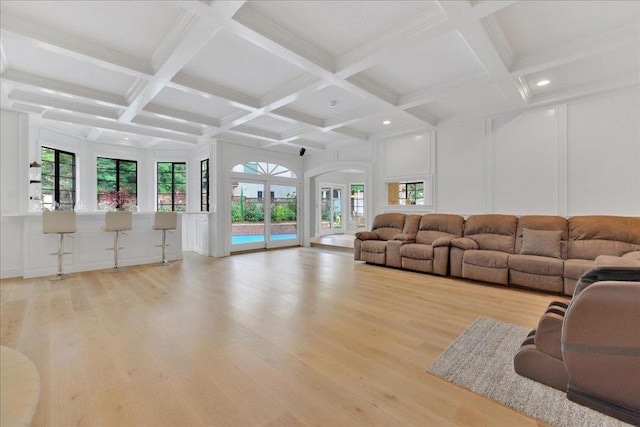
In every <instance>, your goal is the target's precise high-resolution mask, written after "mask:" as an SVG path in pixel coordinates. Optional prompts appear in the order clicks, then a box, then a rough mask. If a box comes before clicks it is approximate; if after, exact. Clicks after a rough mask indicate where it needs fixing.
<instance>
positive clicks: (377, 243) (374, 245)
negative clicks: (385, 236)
mask: <svg viewBox="0 0 640 427" xmlns="http://www.w3.org/2000/svg"><path fill="white" fill-rule="evenodd" d="M386 249H387V242H386V241H383V240H365V241H364V242H362V252H371V253H377V254H383V253H385V251H386Z"/></svg>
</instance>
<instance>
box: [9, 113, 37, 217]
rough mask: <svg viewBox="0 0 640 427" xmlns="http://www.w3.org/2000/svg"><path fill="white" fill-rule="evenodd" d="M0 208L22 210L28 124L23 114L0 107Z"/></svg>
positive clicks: (26, 176)
mask: <svg viewBox="0 0 640 427" xmlns="http://www.w3.org/2000/svg"><path fill="white" fill-rule="evenodd" d="M0 114H1V117H0V123H1V124H2V125H1V126H0V210H1V211H2V212H18V211H21V210H26V209H27V206H28V201H29V191H28V188H29V163H31V162H32V161H33V160H36V158H34V159H33V160H30V159H29V136H28V134H29V127H28V126H29V125H28V118H27V115H26V114H20V113H16V112H13V111H7V110H0Z"/></svg>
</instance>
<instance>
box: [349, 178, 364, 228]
mask: <svg viewBox="0 0 640 427" xmlns="http://www.w3.org/2000/svg"><path fill="white" fill-rule="evenodd" d="M350 193H351V194H350V203H351V219H352V220H356V221H357V220H358V218H363V217H364V184H351V191H350Z"/></svg>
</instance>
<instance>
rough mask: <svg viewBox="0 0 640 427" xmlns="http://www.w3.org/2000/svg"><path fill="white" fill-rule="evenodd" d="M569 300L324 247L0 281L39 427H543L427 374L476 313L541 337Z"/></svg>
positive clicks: (7, 338)
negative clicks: (29, 376) (543, 319)
mask: <svg viewBox="0 0 640 427" xmlns="http://www.w3.org/2000/svg"><path fill="white" fill-rule="evenodd" d="M558 299H561V300H562V299H564V300H566V298H562V297H558V296H554V295H549V294H543V293H537V292H532V291H527V290H522V289H514V288H508V287H504V286H492V285H487V284H481V283H476V282H472V281H467V280H458V279H452V278H448V277H439V276H431V275H426V274H421V273H413V272H408V271H399V270H394V269H388V268H382V267H376V266H371V265H366V264H363V263H361V262H354V261H353V259H352V258H351V257H350V256H349V254H345V253H338V252H325V251H322V250H319V249H309V248H293V249H284V250H278V251H266V252H257V253H247V254H242V255H236V256H231V257H227V258H219V259H213V258H207V257H203V256H199V255H195V254H190V253H185V256H184V259H183V260H182V261H180V262H177V263H175V264H174V265H172V266H170V267H163V268H154V267H152V266H136V267H131V268H129V269H127V270H126V271H124V272H122V273H117V274H112V273H106V272H86V273H79V274H77V275H76V276H75V277H74V278H72V279H70V280H65V281H62V282H48V281H47V280H46V279H45V278H42V279H40V278H38V279H30V280H22V279H5V280H1V281H0V307H1V313H0V318H1V325H0V329H1V330H0V342H1V343H2V345H8V346H10V347H13V348H16V349H18V350H19V351H22V352H23V353H25V354H26V355H27V356H28V357H29V358H30V359H31V360H32V361H33V362H34V364H35V365H36V367H37V368H38V371H39V372H40V375H41V386H42V391H41V396H40V401H39V403H38V407H37V409H36V414H35V416H34V419H33V423H32V425H33V426H62V427H66V426H68V425H96V426H105V427H110V426H114V427H119V426H146V425H148V426H154V427H155V426H167V427H169V426H186V425H189V426H211V425H215V426H218V425H221V426H234V427H235V426H242V427H244V426H305V425H313V426H316V425H323V426H337V425H340V426H343V425H344V426H351V425H366V426H371V425H383V426H389V425H394V426H395V425H409V426H424V425H443V426H446V425H469V426H472V425H523V426H536V425H542V424H541V423H539V422H537V421H535V420H532V419H530V418H528V417H526V416H524V415H522V414H519V413H516V412H514V411H513V410H511V409H509V408H507V407H505V406H502V405H500V404H498V403H495V402H493V401H490V400H488V399H486V398H483V397H481V396H478V395H476V394H474V393H471V392H469V391H467V390H465V389H462V388H460V387H457V386H455V385H453V384H451V383H448V382H446V381H444V380H442V379H440V378H437V377H435V376H432V375H430V374H428V373H426V372H425V369H426V367H427V366H428V365H429V364H430V363H431V362H432V361H433V360H434V359H435V358H436V357H437V356H438V355H439V354H440V353H441V352H442V351H444V350H445V349H446V348H447V347H448V346H449V345H450V344H451V343H452V342H453V341H454V340H455V339H456V337H457V336H459V335H460V334H461V333H462V332H463V331H464V330H465V329H466V328H467V327H468V326H469V325H470V324H471V323H473V321H474V320H475V319H476V318H477V317H479V316H488V317H493V318H496V319H500V320H504V321H508V322H512V323H516V324H520V325H523V326H526V327H534V326H535V324H536V323H537V320H538V319H539V318H540V316H541V314H542V313H543V312H544V309H545V308H546V306H547V304H548V303H549V302H550V301H553V300H558ZM514 350H515V349H514Z"/></svg>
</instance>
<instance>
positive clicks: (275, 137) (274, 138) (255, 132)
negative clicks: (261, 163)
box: [228, 126, 280, 142]
mask: <svg viewBox="0 0 640 427" xmlns="http://www.w3.org/2000/svg"><path fill="white" fill-rule="evenodd" d="M228 132H232V133H237V134H242V135H247V136H251V137H253V138H257V139H262V140H265V141H271V142H280V134H277V133H275V132H269V131H266V130H262V129H256V128H254V127H251V126H235V127H234V128H233V129H229V130H228Z"/></svg>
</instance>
